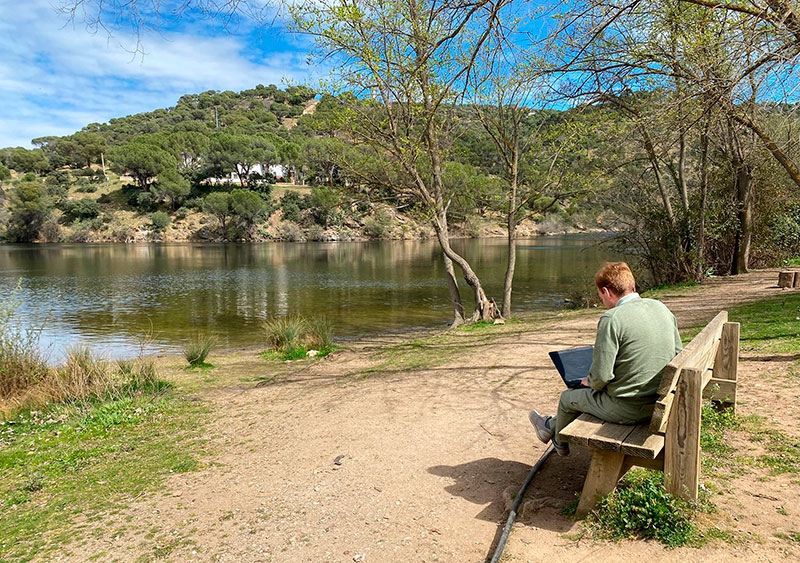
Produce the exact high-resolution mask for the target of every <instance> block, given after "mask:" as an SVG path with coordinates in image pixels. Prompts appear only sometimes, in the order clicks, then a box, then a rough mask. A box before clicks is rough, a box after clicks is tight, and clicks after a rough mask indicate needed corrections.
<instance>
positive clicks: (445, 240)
mask: <svg viewBox="0 0 800 563" xmlns="http://www.w3.org/2000/svg"><path fill="white" fill-rule="evenodd" d="M433 228H434V231H436V238H437V239H438V241H439V246H440V247H441V249H442V252H443V253H444V256H445V258H447V259H449V260H451V261H452V262H453V263H455V264H456V265H458V267H459V268H460V269H461V271H462V272H463V274H464V280H465V281H466V282H467V285H469V286H470V287H471V288H472V291H473V294H474V296H475V310H474V311H473V313H472V317H471V318H470V319H469V320H470V322H477V321H492V320H494V319H497V318H502V315H501V314H500V310H499V309H498V307H497V304H496V303H495V301H494V299H489V298H488V297H486V293H485V292H484V290H483V286H482V285H481V280H480V278H478V276H477V275H476V274H475V272H474V271H473V270H472V267H471V266H470V265H469V262H467V260H466V259H465V258H464V257H463V256H461V255H460V254H458V253H457V252H456V251H455V250H453V249H452V248H451V247H450V235H449V233H448V231H447V217H446V212H444V211H442V212H441V213H439V214H437V215H436V217H435V219H434V221H433ZM446 264H447V262H445V265H446ZM452 279H453V280H454V279H455V278H454V277H453V278H452ZM448 285H450V288H451V297H452V296H453V286H452V285H451V279H450V275H449V274H448ZM456 289H457V288H456ZM460 305H461V303H460V300H459V302H458V303H456V302H454V303H453V309H454V313H456V317H457V310H458V307H459V306H460ZM462 314H463V309H462Z"/></svg>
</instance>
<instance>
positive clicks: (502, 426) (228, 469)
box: [59, 270, 800, 563]
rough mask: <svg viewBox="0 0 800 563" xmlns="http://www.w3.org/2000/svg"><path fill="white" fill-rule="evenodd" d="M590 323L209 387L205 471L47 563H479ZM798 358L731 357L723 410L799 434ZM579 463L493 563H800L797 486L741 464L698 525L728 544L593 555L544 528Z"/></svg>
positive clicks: (718, 295)
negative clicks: (561, 369)
mask: <svg viewBox="0 0 800 563" xmlns="http://www.w3.org/2000/svg"><path fill="white" fill-rule="evenodd" d="M776 282H777V271H776V270H771V271H761V272H755V273H751V274H747V275H744V276H738V277H735V278H727V279H715V280H711V281H709V282H707V283H705V284H704V285H703V287H702V289H701V290H700V291H697V292H693V293H692V294H691V295H690V296H688V297H681V298H665V299H664V301H665V302H666V303H667V304H668V305H669V306H670V308H671V309H672V310H673V311H674V312H675V314H676V316H677V317H678V321H679V325H680V326H689V325H691V324H692V323H699V322H705V321H708V320H710V319H711V318H712V317H713V316H714V314H716V313H717V312H718V311H719V310H720V309H724V308H726V307H729V306H730V305H732V304H734V303H739V302H742V301H747V300H753V299H758V298H761V297H766V296H769V295H775V294H777V293H780V292H781V291H786V290H781V289H779V288H778V287H777V284H776ZM794 291H797V290H794ZM599 315H600V311H599V310H598V311H597V312H596V314H594V313H592V314H591V315H584V316H581V317H575V316H574V315H566V316H560V315H556V314H554V315H553V318H552V321H551V322H548V324H547V326H546V327H545V328H543V329H541V330H537V331H536V332H524V333H519V332H514V331H509V332H508V333H507V334H506V335H504V336H502V337H501V338H499V339H498V340H493V341H492V342H491V343H489V342H484V343H481V342H478V343H477V344H475V343H473V344H471V345H470V346H464V347H463V349H462V350H460V353H459V354H458V355H457V356H456V357H457V358H458V359H457V360H456V361H454V362H452V363H448V364H446V365H442V366H438V367H436V368H433V369H423V370H414V371H405V372H401V371H397V372H394V373H386V372H385V371H384V372H381V373H378V374H374V375H370V376H369V377H362V376H358V375H357V374H359V373H361V372H362V370H364V369H365V368H366V367H369V366H370V365H372V364H373V363H374V361H375V355H376V352H377V351H379V350H381V348H382V346H384V345H385V344H386V341H385V340H382V339H381V338H374V339H367V340H363V341H360V342H358V343H354V344H352V345H349V347H348V348H347V349H346V350H343V351H340V352H337V353H335V354H333V355H332V356H331V357H329V358H327V359H325V360H322V361H319V362H316V363H314V364H313V365H311V366H310V367H308V364H304V365H303V367H300V366H298V368H297V369H296V370H294V371H292V373H290V374H288V375H286V376H282V377H279V378H277V379H276V381H275V382H273V383H271V384H268V385H257V384H255V383H252V384H241V383H232V384H231V385H230V386H225V387H222V388H219V387H217V388H216V389H215V391H213V392H210V393H207V394H204V395H203V396H201V397H199V398H200V399H201V400H204V401H208V402H209V403H210V404H211V405H212V406H213V410H214V414H213V416H214V420H213V422H212V423H211V424H210V426H209V428H208V439H209V441H210V443H209V451H211V452H213V453H212V455H211V457H210V458H209V459H206V460H204V468H203V469H202V470H200V471H198V472H194V473H187V474H180V475H176V476H174V477H173V478H172V479H171V480H170V481H169V483H168V488H167V490H166V491H165V492H163V493H158V494H156V495H153V496H151V497H150V498H143V499H138V500H133V501H131V502H130V503H129V504H128V508H126V509H125V510H122V511H120V512H118V513H115V514H109V515H103V516H102V518H101V519H100V521H103V522H106V526H107V528H106V530H105V531H104V533H101V534H91V535H89V536H88V537H85V538H84V539H83V540H82V541H80V540H79V541H76V542H74V543H73V545H72V546H71V549H70V551H69V552H64V553H62V554H60V556H59V559H61V560H65V561H86V560H89V559H90V558H91V559H93V560H96V561H112V560H118V561H136V560H144V561H147V560H166V561H236V562H306V561H308V562H322V561H336V562H345V563H346V562H353V561H355V562H359V561H366V562H387V563H391V562H428V561H445V562H459V563H469V562H474V563H480V562H484V561H485V560H487V557H489V556H490V555H491V552H492V547H493V545H494V543H495V542H496V541H497V538H498V537H499V535H500V532H501V530H502V527H503V525H504V524H505V520H506V516H507V512H506V509H507V506H509V505H510V502H511V500H510V499H512V498H513V497H514V495H515V494H516V492H517V491H518V490H519V488H520V486H521V485H522V483H523V481H524V480H525V478H526V476H527V475H528V473H529V471H530V469H531V467H532V465H533V464H534V463H536V461H537V460H538V459H539V458H540V456H541V455H542V454H543V452H544V450H545V448H544V446H543V445H542V444H541V443H539V442H538V441H537V440H536V437H535V434H534V433H533V430H532V428H531V427H530V425H529V423H528V420H527V413H528V410H529V409H530V408H532V407H536V408H538V409H540V410H542V411H547V410H552V408H553V407H554V406H555V404H556V401H557V397H558V394H559V393H560V391H561V384H560V380H559V379H558V376H557V374H556V373H555V371H554V370H553V368H552V366H551V365H550V362H549V360H548V357H547V351H548V350H552V349H555V348H559V347H565V346H573V345H582V344H590V343H592V340H593V335H594V327H595V324H596V322H597V318H598V316H599ZM798 317H800V312H799V313H798ZM734 320H735V319H734ZM456 345H458V344H456ZM798 357H799V356H798V355H797V354H794V355H785V356H764V355H760V354H758V352H746V353H743V354H742V357H741V361H740V376H739V377H740V399H739V406H738V409H739V412H740V413H741V414H745V415H746V414H752V413H755V414H760V415H763V416H765V417H767V419H768V420H771V421H775V423H776V424H777V422H778V421H777V419H778V417H780V419H781V421H782V425H781V427H782V429H783V431H784V432H787V433H789V434H791V435H794V436H800V430H798V428H800V427H798V424H797V422H798V418H800V407H798V405H799V404H800V401H798V397H799V396H800V390H799V389H798V385H797V378H796V377H794V378H789V377H788V376H787V374H788V372H789V369H790V366H795V368H796V365H797V360H798ZM210 360H211V361H213V362H214V364H215V365H217V369H218V370H219V373H221V374H226V377H227V376H228V375H230V376H231V377H232V379H231V381H241V380H242V378H247V377H250V378H257V377H265V376H269V375H270V374H269V371H268V370H269V369H270V368H269V367H268V366H267V365H266V364H265V363H264V362H263V361H260V360H258V359H257V357H256V356H255V353H240V354H237V355H231V356H225V357H217V356H215V357H213V358H210ZM169 362H172V363H171V364H169ZM167 363H168V364H169V365H171V366H172V367H171V368H170V367H169V366H168V367H167V369H166V372H167V375H169V372H170V369H171V370H172V372H173V373H174V374H176V375H175V376H176V377H178V374H180V373H182V370H181V369H180V368H181V367H182V366H181V365H180V364H179V360H177V359H172V360H167ZM792 379H794V381H792ZM740 447H741V448H750V449H751V448H754V447H756V446H755V445H753V444H751V443H749V442H746V441H744V440H742V441H741V444H740ZM588 462H589V457H588V455H587V454H586V453H585V452H581V451H579V450H578V451H573V454H572V455H571V456H569V457H566V458H561V457H558V456H555V455H553V456H551V457H550V458H548V459H547V461H546V462H545V464H544V466H543V469H542V471H541V472H540V473H539V474H538V475H537V476H536V477H535V479H534V481H533V483H532V485H531V486H530V488H529V489H528V492H527V495H526V501H525V503H524V504H523V509H522V511H521V514H520V516H519V517H518V519H517V523H516V524H515V526H514V529H513V532H512V534H511V536H510V539H509V541H508V544H507V546H506V548H505V552H504V555H503V559H502V561H504V562H534V561H535V562H538V561H547V562H548V563H558V562H576V561H592V562H595V563H600V562H612V561H614V562H619V561H623V562H624V561H636V562H641V561H645V560H647V561H648V562H651V563H653V562H658V561H673V560H676V559H678V560H687V561H693V562H694V561H697V562H716V561H720V562H722V561H729V560H731V559H733V558H736V559H737V560H739V561H748V562H749V561H753V562H756V561H757V562H761V561H764V562H767V561H769V562H772V561H784V560H787V561H791V560H795V561H800V542H798V541H797V540H795V541H791V540H790V539H787V538H786V536H788V535H790V534H795V537H797V535H798V534H800V487H797V483H796V476H795V482H794V483H793V482H792V479H791V477H790V476H786V475H782V476H781V475H778V476H772V475H769V474H768V473H767V472H766V471H765V470H762V469H759V468H756V467H750V468H748V469H747V473H746V474H744V475H739V476H731V477H730V478H725V479H720V480H717V482H716V483H715V485H714V486H715V490H717V491H718V494H716V495H715V497H714V503H715V504H716V506H717V508H718V511H717V513H716V514H713V515H711V516H710V517H709V518H711V520H712V521H713V522H715V523H716V524H717V525H718V527H720V528H721V529H723V530H728V531H731V532H733V534H734V537H735V541H732V542H727V543H717V544H712V545H710V546H707V547H704V548H702V549H694V548H681V549H677V550H666V549H664V548H662V547H661V546H660V545H658V544H656V543H653V542H644V541H625V542H620V543H610V542H597V541H592V540H590V539H587V538H586V537H582V536H581V534H580V532H581V529H582V528H581V523H580V522H576V521H574V520H573V519H572V518H570V517H567V516H563V515H562V514H561V512H560V509H561V507H562V506H563V505H564V504H565V503H567V502H570V501H573V500H574V499H575V498H576V493H578V492H579V491H580V489H581V486H582V483H583V478H584V476H585V472H586V469H587V467H588ZM776 533H778V534H779V535H780V534H784V536H783V538H781V537H778V536H776Z"/></svg>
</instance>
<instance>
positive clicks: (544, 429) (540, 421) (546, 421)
mask: <svg viewBox="0 0 800 563" xmlns="http://www.w3.org/2000/svg"><path fill="white" fill-rule="evenodd" d="M552 418H553V417H552V416H542V415H540V414H539V413H538V412H536V411H535V410H532V411H531V412H529V413H528V420H530V421H531V424H533V427H534V428H535V429H536V436H537V437H538V438H539V439H540V440H541V441H542V442H544V443H545V444H546V443H548V442H549V441H550V440H552V439H553V431H552V430H551V429H550V419H552Z"/></svg>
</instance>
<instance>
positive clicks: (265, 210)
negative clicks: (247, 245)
mask: <svg viewBox="0 0 800 563" xmlns="http://www.w3.org/2000/svg"><path fill="white" fill-rule="evenodd" d="M229 201H230V211H231V216H232V217H233V218H234V219H235V220H236V221H237V227H238V228H239V231H240V237H241V238H243V239H248V238H249V237H250V232H251V230H252V228H253V226H254V225H255V224H256V223H257V222H258V221H260V220H264V219H266V218H267V217H268V216H269V214H270V211H271V209H270V207H269V205H267V202H265V201H264V199H263V198H262V197H261V196H260V195H258V194H257V193H255V192H253V191H251V190H243V189H235V190H233V191H232V192H231V194H230V200H229Z"/></svg>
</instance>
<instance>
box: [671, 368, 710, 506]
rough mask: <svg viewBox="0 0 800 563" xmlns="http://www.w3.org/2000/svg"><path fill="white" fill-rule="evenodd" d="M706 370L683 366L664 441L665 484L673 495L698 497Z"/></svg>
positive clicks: (689, 498)
mask: <svg viewBox="0 0 800 563" xmlns="http://www.w3.org/2000/svg"><path fill="white" fill-rule="evenodd" d="M702 395H703V372H702V371H701V370H699V369H697V368H689V367H687V368H684V369H682V370H681V374H680V377H679V379H678V385H677V386H676V388H675V399H674V402H673V404H672V410H671V412H670V415H669V422H668V423H667V433H666V436H665V441H664V485H665V487H666V489H667V492H669V493H670V494H672V495H673V496H677V497H682V498H685V499H688V500H693V501H694V500H697V491H698V487H699V486H700V416H701V408H702Z"/></svg>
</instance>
